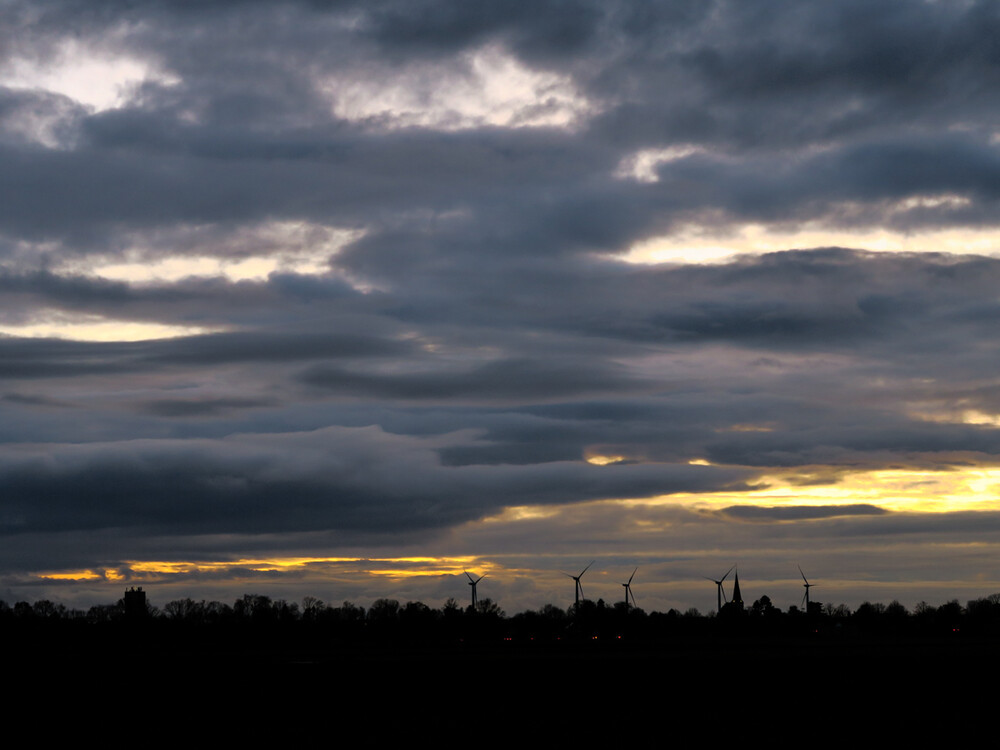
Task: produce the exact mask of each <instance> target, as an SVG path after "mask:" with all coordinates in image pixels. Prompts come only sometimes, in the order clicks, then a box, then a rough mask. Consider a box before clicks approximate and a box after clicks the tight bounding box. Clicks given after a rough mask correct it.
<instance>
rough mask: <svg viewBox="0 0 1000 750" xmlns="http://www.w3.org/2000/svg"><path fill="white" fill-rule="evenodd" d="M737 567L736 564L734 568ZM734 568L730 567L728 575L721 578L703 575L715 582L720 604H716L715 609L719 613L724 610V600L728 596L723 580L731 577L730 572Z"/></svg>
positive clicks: (707, 579)
mask: <svg viewBox="0 0 1000 750" xmlns="http://www.w3.org/2000/svg"><path fill="white" fill-rule="evenodd" d="M735 567H736V566H735V565H734V566H733V568H735ZM733 568H730V569H729V570H727V571H726V575H724V576H722V578H720V579H719V580H715V579H714V578H709V577H708V576H703V577H704V578H705V580H706V581H711V582H712V583H714V584H715V588H716V596H717V599H718V604H716V609H715V611H716V612H717V613H718V612H721V611H722V602H723V600H725V598H726V592H725V591H723V590H722V582H723V581H724V580H726V578H728V577H729V574H730V573H732V572H733Z"/></svg>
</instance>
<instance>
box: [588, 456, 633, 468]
mask: <svg viewBox="0 0 1000 750" xmlns="http://www.w3.org/2000/svg"><path fill="white" fill-rule="evenodd" d="M624 460H625V456H587V463H588V464H594V465H595V466H607V465H608V464H616V463H619V462H621V461H624Z"/></svg>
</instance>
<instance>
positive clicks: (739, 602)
mask: <svg viewBox="0 0 1000 750" xmlns="http://www.w3.org/2000/svg"><path fill="white" fill-rule="evenodd" d="M730 604H732V605H733V606H734V607H735V608H736V609H738V610H740V611H742V610H743V596H742V594H740V571H738V570H737V571H736V577H735V578H733V600H732V601H731V602H730Z"/></svg>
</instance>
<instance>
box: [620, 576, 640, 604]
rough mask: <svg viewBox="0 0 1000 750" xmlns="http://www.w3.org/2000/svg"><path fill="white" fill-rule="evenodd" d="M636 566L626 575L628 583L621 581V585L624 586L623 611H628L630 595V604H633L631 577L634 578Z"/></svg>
mask: <svg viewBox="0 0 1000 750" xmlns="http://www.w3.org/2000/svg"><path fill="white" fill-rule="evenodd" d="M636 570H639V569H638V568H636V569H635V570H633V571H632V575H630V576H629V577H628V583H623V584H622V586H624V587H625V611H626V612H628V600H629V597H632V606H633V607H634V606H635V594H633V593H632V579H633V578H635V573H636Z"/></svg>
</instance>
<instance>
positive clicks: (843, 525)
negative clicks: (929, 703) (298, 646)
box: [0, 0, 1000, 614]
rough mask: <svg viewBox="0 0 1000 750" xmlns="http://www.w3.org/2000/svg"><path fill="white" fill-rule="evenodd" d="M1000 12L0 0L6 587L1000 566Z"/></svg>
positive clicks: (340, 591) (694, 0) (935, 583)
mask: <svg viewBox="0 0 1000 750" xmlns="http://www.w3.org/2000/svg"><path fill="white" fill-rule="evenodd" d="M998 40H1000V3H998V2H985V1H978V2H977V1H961V0H956V1H955V2H943V1H940V2H934V1H932V0H756V1H755V2H752V3H748V2H745V1H743V0H676V1H673V2H663V3H649V2H640V1H638V0H637V1H635V2H630V1H626V0H599V1H594V2H589V1H586V0H530V2H529V1H527V0H524V1H517V0H505V1H501V0H483V1H482V2H475V3H470V2H442V1H440V0H365V1H364V2H361V1H360V0H358V1H354V0H339V1H338V0H330V1H329V2H321V1H320V0H311V1H307V0H300V1H297V2H296V1H283V2H274V1H272V0H231V1H230V2H190V1H189V0H148V1H147V2H142V3H133V2H126V1H125V0H98V1H96V2H95V1H94V0H31V1H30V2H29V1H27V0H0V165H2V168H0V598H2V599H4V600H6V601H8V603H12V602H14V601H18V600H28V601H35V600H37V599H42V598H47V599H52V600H55V601H60V602H64V603H66V604H68V605H72V606H79V607H86V606H89V605H90V604H94V603H107V602H112V601H114V600H116V599H117V598H119V597H120V596H121V592H122V591H123V589H124V588H125V587H126V586H133V585H136V586H143V587H144V588H145V589H146V590H147V591H148V592H149V593H150V599H151V601H152V603H154V604H157V605H159V606H162V605H163V604H165V603H166V602H168V601H170V600H173V599H178V598H182V597H192V598H195V599H216V600H220V601H232V600H234V599H236V598H237V597H239V596H241V595H242V594H244V593H259V594H265V595H269V596H272V597H275V598H285V599H288V600H294V601H298V600H300V599H301V598H303V597H304V596H307V595H308V596H316V597H319V598H320V599H322V600H324V601H327V602H330V603H334V604H336V603H339V602H341V601H344V600H350V601H353V602H355V603H358V604H361V605H362V606H368V605H369V604H370V603H371V602H372V601H373V600H374V599H376V598H379V597H389V598H395V599H398V600H400V601H404V602H405V601H408V600H420V601H423V602H425V603H427V604H429V605H431V606H440V605H441V604H443V602H444V601H445V600H446V599H447V598H448V597H455V598H456V599H458V600H459V601H460V602H464V601H466V599H467V598H468V596H469V589H468V586H467V585H466V583H467V579H466V578H465V576H464V575H463V571H464V570H469V571H470V572H473V573H475V574H476V575H477V576H478V575H482V574H485V575H486V578H485V579H484V580H483V581H482V582H481V583H480V584H479V590H478V593H479V596H480V598H484V597H489V598H491V599H493V600H495V601H497V602H498V603H499V604H500V605H501V606H502V607H503V608H504V609H505V610H506V611H507V612H508V614H511V613H514V612H518V611H522V610H524V609H528V608H539V607H541V606H542V605H544V604H546V603H553V604H556V605H557V606H562V607H565V606H568V605H569V604H571V603H572V599H573V581H572V580H570V578H569V577H568V576H567V575H566V574H567V573H569V574H573V575H576V574H577V573H579V571H580V570H582V569H583V568H584V567H585V566H586V565H588V563H590V562H591V561H593V566H592V567H591V568H590V569H589V570H588V571H587V574H586V575H585V576H584V577H583V579H582V583H583V586H584V593H585V595H586V596H587V597H588V598H590V599H597V598H603V599H605V601H607V602H609V603H610V602H614V601H619V600H620V599H621V597H622V594H623V588H622V586H621V585H620V584H621V583H623V582H624V581H626V580H627V579H628V577H629V575H630V574H631V573H632V572H633V570H635V569H636V568H637V569H638V570H637V572H636V575H635V579H634V581H633V584H632V588H633V592H634V594H635V597H636V601H637V603H638V604H639V606H641V607H643V608H644V609H646V610H653V609H657V610H661V611H665V610H667V609H669V608H676V609H679V610H682V611H683V610H686V609H688V608H689V607H696V608H698V609H699V610H701V611H702V612H709V611H712V610H714V608H715V585H714V584H713V583H710V582H709V581H707V580H706V577H710V578H718V577H719V576H721V575H722V574H723V573H724V572H725V571H726V570H727V569H729V568H730V567H731V566H732V565H734V564H738V565H739V568H738V570H739V574H740V582H741V587H742V589H743V596H744V599H745V600H746V601H747V603H749V602H750V601H752V600H753V599H756V598H757V597H759V596H761V595H763V594H767V595H768V596H769V597H770V598H771V599H772V601H773V602H774V603H775V604H776V605H777V606H780V607H782V608H787V607H788V606H790V605H800V603H801V597H802V594H803V589H802V580H801V577H800V574H799V566H801V569H802V570H803V571H804V572H805V574H806V575H807V576H808V577H809V580H810V581H811V582H813V583H814V584H816V586H815V588H814V589H813V590H812V592H811V598H812V599H813V600H814V601H817V600H818V601H823V602H828V603H832V604H839V603H846V604H848V605H849V606H852V607H854V606H857V605H858V604H860V603H861V602H862V601H865V600H872V601H882V602H889V601H892V600H894V599H896V600H899V601H901V602H902V603H903V604H905V605H906V606H908V607H912V606H913V605H914V604H916V603H917V602H919V601H926V602H929V603H931V604H940V603H942V602H944V601H948V600H950V599H953V598H957V599H959V600H960V601H961V602H963V603H964V602H965V601H967V600H969V599H973V598H978V597H982V596H986V595H989V594H991V593H994V592H996V591H1000V571H998V569H997V564H996V563H997V559H998V556H1000V374H998V363H1000V327H998V323H1000V291H998V290H1000V232H998V226H1000V97H998V96H997V95H996V93H997V91H998V87H1000V41H998Z"/></svg>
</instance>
